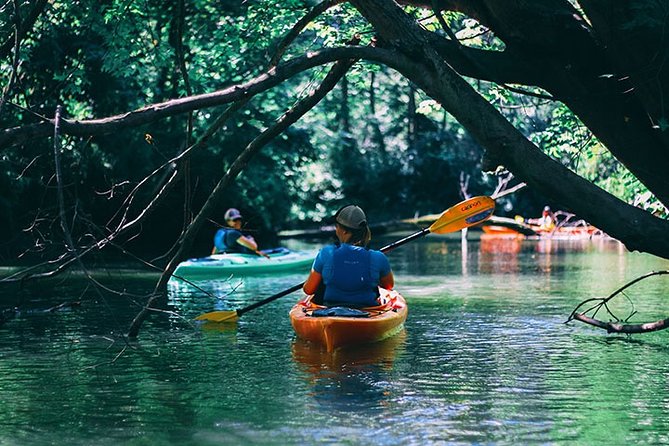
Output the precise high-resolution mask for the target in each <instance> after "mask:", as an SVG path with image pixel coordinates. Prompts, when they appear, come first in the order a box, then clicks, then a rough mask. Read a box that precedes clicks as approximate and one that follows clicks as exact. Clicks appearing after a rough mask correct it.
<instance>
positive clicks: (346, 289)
mask: <svg viewBox="0 0 669 446" xmlns="http://www.w3.org/2000/svg"><path fill="white" fill-rule="evenodd" d="M335 234H336V236H337V242H336V243H334V244H331V245H327V246H325V247H323V248H322V249H321V250H320V251H319V253H318V255H317V256H316V259H315V260H314V264H313V267H312V269H311V272H310V273H309V277H308V278H307V280H306V282H305V283H304V286H303V287H302V289H303V290H304V292H305V293H306V294H309V295H312V294H313V295H314V300H313V302H314V303H318V304H323V305H326V306H336V305H345V306H351V307H370V306H375V305H378V302H377V300H376V298H377V297H378V287H381V288H385V289H388V290H391V289H392V288H393V286H394V284H395V279H394V277H393V272H392V270H391V268H390V263H389V262H388V258H387V257H386V255H385V254H383V253H382V252H381V251H376V250H372V249H369V248H368V247H367V245H368V244H369V242H370V240H371V238H372V233H371V231H370V229H369V226H368V224H367V217H366V215H365V213H364V212H363V210H362V209H361V208H359V207H358V206H355V205H347V206H344V207H343V208H341V209H340V210H339V211H337V213H336V214H335ZM323 288H324V289H323Z"/></svg>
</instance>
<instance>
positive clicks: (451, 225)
mask: <svg viewBox="0 0 669 446" xmlns="http://www.w3.org/2000/svg"><path fill="white" fill-rule="evenodd" d="M494 210H495V200H493V199H492V198H490V197H486V196H480V197H473V198H470V199H468V200H465V201H462V202H460V203H458V204H456V205H455V206H452V207H450V208H448V209H446V210H445V211H444V212H443V213H442V214H441V215H440V216H439V218H438V219H437V221H435V222H434V223H432V224H431V225H430V227H428V228H425V229H421V230H420V231H418V232H415V233H413V234H411V235H409V236H407V237H404V238H403V239H400V240H397V241H396V242H393V243H391V244H390V245H387V246H384V247H383V248H381V249H380V251H381V252H384V253H385V252H388V251H392V250H393V249H395V248H398V247H400V246H402V245H404V244H406V243H409V242H410V241H413V240H415V239H417V238H420V237H423V236H425V235H427V234H429V233H435V234H446V233H448V232H455V231H459V230H460V229H464V228H468V227H470V226H474V225H477V224H479V223H481V222H482V221H484V220H487V219H488V218H490V216H491V215H492V213H493V211H494ZM303 285H304V282H302V283H300V284H297V285H295V286H292V287H290V288H288V289H287V290H283V291H281V292H280V293H276V294H274V295H272V296H269V297H268V298H265V299H263V300H261V301H258V302H256V303H254V304H251V305H249V306H247V307H244V308H240V309H239V310H230V311H212V312H210V313H205V314H201V315H200V316H198V317H196V318H195V320H197V321H210V322H235V321H236V320H237V319H239V317H240V316H241V315H242V314H244V313H246V312H249V311H251V310H253V309H255V308H258V307H261V306H263V305H265V304H267V303H269V302H272V301H274V300H277V299H279V298H281V297H283V296H286V295H288V294H291V293H294V292H295V291H297V290H299V289H300V288H302V286H303Z"/></svg>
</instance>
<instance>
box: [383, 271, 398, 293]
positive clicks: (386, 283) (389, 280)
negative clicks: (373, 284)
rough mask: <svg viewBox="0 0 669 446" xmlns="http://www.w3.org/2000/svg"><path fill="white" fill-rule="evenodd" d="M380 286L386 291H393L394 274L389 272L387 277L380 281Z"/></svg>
mask: <svg viewBox="0 0 669 446" xmlns="http://www.w3.org/2000/svg"><path fill="white" fill-rule="evenodd" d="M379 286H380V287H381V288H385V289H386V290H392V289H393V287H394V286H395V277H394V276H393V272H392V271H391V272H389V273H388V274H386V275H385V276H383V277H381V280H379Z"/></svg>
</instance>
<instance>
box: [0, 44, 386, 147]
mask: <svg viewBox="0 0 669 446" xmlns="http://www.w3.org/2000/svg"><path fill="white" fill-rule="evenodd" d="M396 56H397V54H396V53H395V52H393V51H389V50H384V49H380V48H373V47H357V46H351V47H342V48H332V49H325V50H322V51H315V52H310V53H308V54H306V55H304V56H301V57H297V58H295V59H292V60H290V61H288V62H285V63H283V64H281V65H278V66H277V67H274V68H271V69H270V70H268V71H267V72H266V73H263V74H261V75H260V76H258V77H256V78H255V79H252V80H250V81H248V82H245V83H242V84H238V85H233V86H231V87H228V88H225V89H223V90H219V91H215V92H212V93H205V94H199V95H194V96H190V97H185V98H179V99H173V100H170V101H166V102H162V103H159V104H152V105H149V106H146V107H144V108H141V109H138V110H133V111H130V112H128V113H123V114H121V115H115V116H110V117H107V118H101V119H91V120H83V121H81V120H74V119H72V120H68V119H63V120H62V121H61V132H62V133H63V134H66V135H73V136H92V135H103V134H109V133H113V132H117V131H120V130H122V129H125V128H128V127H136V126H140V125H144V124H148V123H151V122H156V121H158V120H160V119H164V118H167V117H170V116H176V115H179V114H182V113H187V112H190V111H192V110H198V109H203V108H209V107H215V106H219V105H224V104H228V103H231V102H235V101H239V100H242V99H245V98H248V97H252V96H254V95H256V94H258V93H262V92H263V91H266V90H268V89H270V88H272V87H274V86H276V85H278V84H280V83H281V82H283V81H285V80H287V79H289V78H291V77H292V76H294V75H296V74H298V73H301V72H303V71H305V70H308V69H310V68H314V67H317V66H320V65H323V64H327V63H331V62H336V61H338V60H348V59H367V60H371V61H376V62H380V63H384V64H387V65H390V66H393V65H395V64H396V60H395V59H396ZM52 129H53V119H49V120H48V121H47V122H40V123H35V124H29V125H24V126H20V127H13V128H8V129H4V130H2V131H1V132H0V147H10V146H13V145H17V144H21V143H24V142H26V141H28V140H30V139H33V138H38V137H44V136H48V135H49V134H50V132H51V130H52Z"/></svg>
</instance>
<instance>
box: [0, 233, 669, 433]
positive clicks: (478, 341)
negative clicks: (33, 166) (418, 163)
mask: <svg viewBox="0 0 669 446" xmlns="http://www.w3.org/2000/svg"><path fill="white" fill-rule="evenodd" d="M388 241H390V240H388ZM389 258H390V260H391V264H392V266H393V269H394V271H395V274H396V282H397V289H398V290H399V291H401V292H402V294H404V295H405V297H406V298H407V301H408V303H409V319H408V320H407V323H406V328H405V330H404V331H403V332H401V333H400V334H399V335H397V336H395V337H393V338H391V339H388V340H386V341H382V342H380V343H377V344H374V345H370V346H367V347H363V348H359V349H354V350H348V351H346V350H344V351H338V352H335V353H334V354H327V353H326V352H324V351H322V350H320V349H318V348H315V347H314V346H311V345H309V344H306V343H303V342H300V341H299V340H296V339H295V336H294V334H293V331H292V329H291V327H290V322H289V320H288V317H287V313H288V310H289V309H290V307H291V305H292V304H293V303H294V302H295V301H296V300H297V298H298V297H299V295H298V294H295V295H291V296H288V297H284V298H282V299H280V300H277V301H275V302H273V303H271V304H268V305H265V306H263V307H260V308H258V309H256V310H254V311H252V312H249V313H247V314H245V315H244V316H243V317H242V318H241V319H240V320H239V322H238V323H237V325H235V326H232V327H230V326H225V327H220V326H211V327H210V326H201V325H196V324H193V323H192V319H193V318H194V317H195V316H196V315H198V314H200V313H203V312H208V311H212V310H215V309H230V308H241V307H243V306H245V305H248V304H249V303H252V302H254V301H256V300H259V299H261V298H263V297H266V296H268V295H270V294H273V293H276V292H278V291H280V290H282V289H284V288H288V287H290V286H292V285H294V284H296V283H299V282H301V281H302V280H304V278H305V275H304V274H299V273H298V274H290V275H284V276H279V277H272V276H265V277H248V278H243V277H232V278H226V279H225V280H219V281H205V282H198V286H199V287H200V288H201V290H196V289H193V288H192V287H189V286H187V285H184V284H180V283H171V285H170V289H169V294H170V305H169V308H168V310H170V312H165V313H157V314H155V315H154V316H152V317H151V318H150V320H149V321H148V322H147V323H146V324H145V326H144V327H143V330H142V332H141V333H140V337H139V338H138V339H137V340H136V341H131V342H127V341H126V340H124V338H123V336H122V334H123V333H124V332H125V330H126V329H127V327H128V324H129V322H130V320H131V319H132V318H133V317H134V315H135V314H136V312H137V309H138V305H141V303H143V301H144V298H143V297H142V296H141V295H142V294H144V293H148V292H149V291H150V290H151V288H152V285H153V283H154V281H155V275H147V274H144V273H141V272H138V271H132V270H123V272H119V270H118V269H116V268H105V269H99V270H96V271H94V272H95V277H96V279H98V280H99V282H100V283H102V284H104V285H105V286H107V287H109V288H113V289H115V290H120V291H125V293H126V294H123V295H113V294H109V293H99V292H97V291H95V289H94V287H91V286H90V285H87V282H86V281H84V280H82V279H81V278H77V277H72V276H71V277H63V278H61V279H58V280H52V281H49V282H43V283H41V284H37V285H35V284H26V285H25V286H24V287H23V288H21V289H19V288H18V287H4V288H2V289H0V293H2V294H0V298H1V299H2V300H1V302H2V303H3V308H7V307H10V306H14V305H18V306H19V307H20V308H21V310H22V312H21V313H20V314H18V315H17V316H16V317H15V318H13V319H11V320H9V321H7V322H6V323H4V324H3V325H1V326H0V401H1V402H2V405H1V406H0V445H14V444H16V445H41V444H71V445H88V444H101V445H106V444H128V445H149V444H150V445H160V444H193V445H195V444H197V445H209V444H211V445H213V444H226V445H245V444H270V445H274V444H276V445H290V444H299V445H303V444H314V443H321V444H338V445H339V444H356V445H357V444H378V445H426V444H472V443H473V444H594V443H600V442H604V441H606V442H608V443H609V444H667V443H669V429H668V428H669V392H668V387H669V369H668V368H667V367H666V364H667V362H668V358H669V339H668V338H667V334H668V333H667V332H663V331H660V332H655V333H650V334H643V335H635V336H632V337H628V336H624V335H607V334H606V333H605V332H604V331H603V330H600V329H596V328H594V327H591V326H587V325H584V324H582V323H580V322H572V323H570V324H566V325H565V324H564V321H565V320H566V318H567V316H568V315H569V314H570V312H571V311H572V310H573V309H574V307H575V306H576V305H577V304H578V303H579V302H581V301H583V300H585V299H588V298H592V297H598V296H599V297H602V296H606V295H608V294H610V293H612V292H613V291H615V290H616V289H617V288H619V287H620V286H622V285H624V284H625V283H626V282H627V281H629V280H631V279H633V278H635V277H637V276H639V275H642V274H645V273H648V272H650V271H652V270H660V269H669V262H668V261H666V260H662V259H659V258H656V257H653V256H649V255H644V254H639V253H629V252H626V251H625V249H624V248H623V247H622V246H620V245H619V244H618V243H616V242H612V241H597V242H591V241H576V242H563V241H557V240H553V241H516V240H512V241H508V240H507V241H501V240H498V239H486V240H481V241H478V240H475V241H469V242H468V243H467V244H466V245H464V246H463V245H462V244H461V243H460V241H459V239H456V238H446V237H439V236H430V237H428V238H427V239H425V240H422V241H417V242H414V243H411V244H409V245H406V246H404V247H402V248H400V249H398V250H396V251H394V252H393V253H391V254H390V255H389ZM668 297H669V280H668V279H667V276H658V277H653V278H650V279H648V280H645V281H642V282H640V283H639V284H638V286H635V287H632V288H630V289H629V290H628V291H627V292H626V297H623V298H620V299H616V300H614V302H613V303H612V310H614V311H616V312H618V313H619V314H620V315H622V316H626V315H627V314H628V313H629V311H630V309H629V308H630V305H631V303H633V304H634V310H636V311H637V312H638V313H637V314H635V315H634V316H633V317H632V319H631V321H633V322H645V321H654V320H656V319H661V318H665V317H667V316H669V305H667V298H668ZM69 301H81V305H80V306H77V307H73V308H71V309H64V310H59V311H53V312H44V311H41V310H43V309H45V308H49V307H51V306H53V305H54V304H57V303H61V302H69ZM599 316H601V317H602V318H604V319H605V318H606V317H605V315H604V314H603V313H601V314H599Z"/></svg>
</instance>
